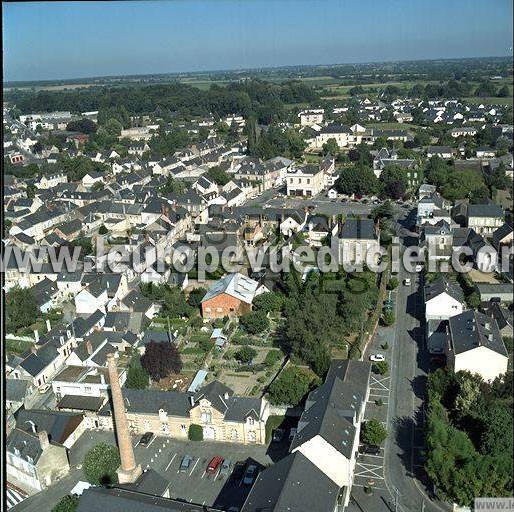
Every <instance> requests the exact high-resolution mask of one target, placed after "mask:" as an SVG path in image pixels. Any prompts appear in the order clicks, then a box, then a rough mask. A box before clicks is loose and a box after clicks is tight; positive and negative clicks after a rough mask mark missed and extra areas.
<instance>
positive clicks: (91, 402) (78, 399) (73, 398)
mask: <svg viewBox="0 0 514 512" xmlns="http://www.w3.org/2000/svg"><path fill="white" fill-rule="evenodd" d="M104 402H105V398H104V397H102V396H84V395H64V396H63V397H62V399H61V401H60V402H59V403H58V404H57V409H75V410H77V411H95V412H97V411H98V410H99V409H100V408H101V407H102V405H103V404H104Z"/></svg>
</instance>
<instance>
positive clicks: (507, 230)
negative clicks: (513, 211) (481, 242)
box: [493, 223, 512, 247]
mask: <svg viewBox="0 0 514 512" xmlns="http://www.w3.org/2000/svg"><path fill="white" fill-rule="evenodd" d="M511 233H512V226H511V225H510V224H507V223H505V224H504V225H503V226H501V227H499V228H498V229H497V230H496V231H494V233H493V245H494V246H495V247H497V246H498V245H499V244H500V243H501V241H502V240H503V239H504V238H505V237H507V236H508V235H510V234H511Z"/></svg>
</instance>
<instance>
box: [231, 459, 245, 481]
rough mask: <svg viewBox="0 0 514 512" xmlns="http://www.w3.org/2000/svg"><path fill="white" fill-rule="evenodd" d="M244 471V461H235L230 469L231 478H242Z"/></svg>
mask: <svg viewBox="0 0 514 512" xmlns="http://www.w3.org/2000/svg"><path fill="white" fill-rule="evenodd" d="M244 471H245V463H244V462H241V461H237V462H236V463H235V464H234V469H233V471H232V478H233V479H234V480H240V479H241V478H243V474H244Z"/></svg>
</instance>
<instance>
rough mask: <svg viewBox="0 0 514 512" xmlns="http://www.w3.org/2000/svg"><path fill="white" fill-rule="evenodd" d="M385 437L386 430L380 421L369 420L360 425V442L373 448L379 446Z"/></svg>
mask: <svg viewBox="0 0 514 512" xmlns="http://www.w3.org/2000/svg"><path fill="white" fill-rule="evenodd" d="M386 437H387V430H386V428H385V427H384V425H382V423H380V421H378V420H376V419H371V420H368V421H366V422H364V425H362V432H361V439H362V442H364V443H366V444H372V445H375V446H380V445H381V444H382V443H383V442H384V441H385V439H386Z"/></svg>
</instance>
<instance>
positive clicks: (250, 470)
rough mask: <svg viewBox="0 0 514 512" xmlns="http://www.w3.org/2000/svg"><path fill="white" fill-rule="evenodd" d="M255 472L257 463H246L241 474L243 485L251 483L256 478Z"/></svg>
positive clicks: (256, 471)
mask: <svg viewBox="0 0 514 512" xmlns="http://www.w3.org/2000/svg"><path fill="white" fill-rule="evenodd" d="M257 473H258V468H257V464H248V466H247V468H246V471H245V474H244V476H243V485H252V484H253V482H254V480H255V479H256V478H257Z"/></svg>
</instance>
